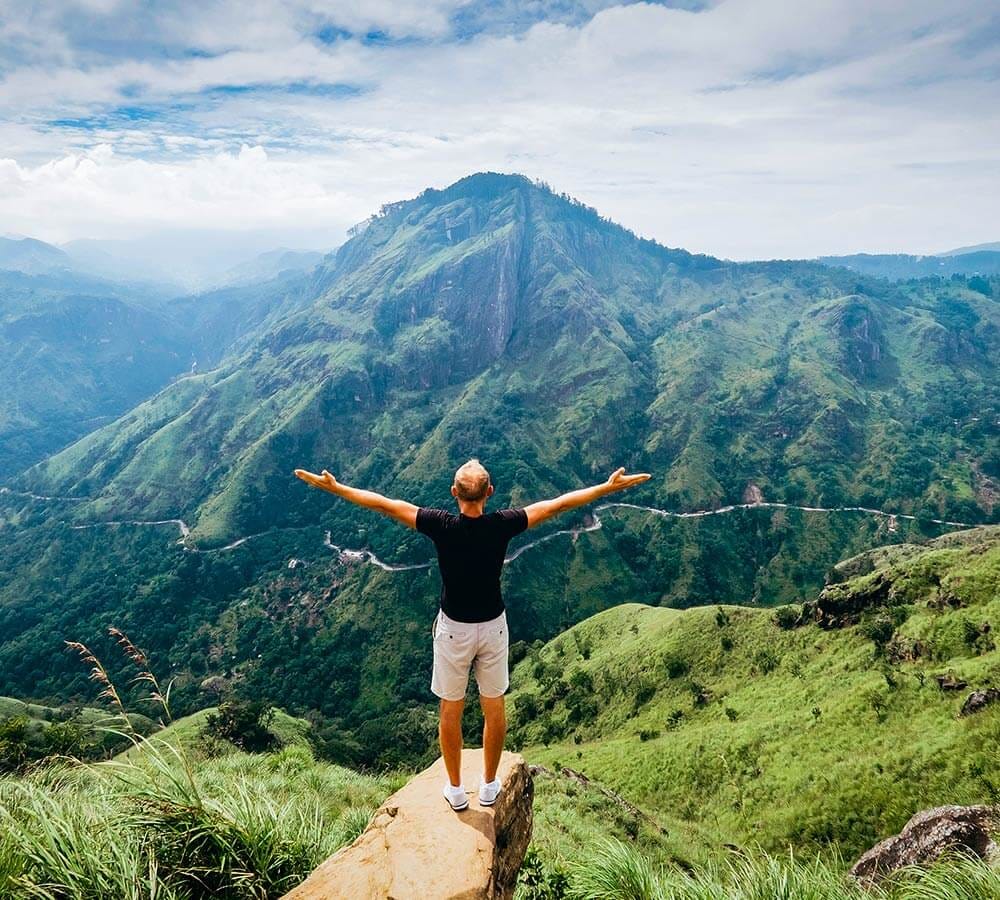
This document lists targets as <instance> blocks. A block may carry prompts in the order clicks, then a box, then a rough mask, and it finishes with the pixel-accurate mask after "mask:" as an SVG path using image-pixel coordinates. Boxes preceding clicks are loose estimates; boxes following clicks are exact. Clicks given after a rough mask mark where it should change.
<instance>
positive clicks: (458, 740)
mask: <svg viewBox="0 0 1000 900" xmlns="http://www.w3.org/2000/svg"><path fill="white" fill-rule="evenodd" d="M500 699H501V700H502V699H503V698H502V697H501V698H500ZM464 707H465V700H464V699H462V700H442V701H441V721H440V722H439V723H438V739H439V740H440V742H441V756H442V757H444V767H445V769H446V770H447V772H448V780H449V781H450V782H451V783H452V785H454V786H455V787H458V786H459V785H460V784H461V783H462V709H463V708H464ZM498 759H499V757H498Z"/></svg>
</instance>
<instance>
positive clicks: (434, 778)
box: [283, 750, 534, 900]
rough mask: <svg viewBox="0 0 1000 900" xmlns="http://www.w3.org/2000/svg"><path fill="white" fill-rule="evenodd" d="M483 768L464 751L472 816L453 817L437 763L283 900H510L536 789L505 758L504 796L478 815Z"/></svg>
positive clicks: (522, 768)
mask: <svg viewBox="0 0 1000 900" xmlns="http://www.w3.org/2000/svg"><path fill="white" fill-rule="evenodd" d="M482 766H483V757H482V751H480V750H465V751H463V754H462V780H463V783H464V784H465V786H466V788H467V789H468V791H469V794H470V796H469V808H468V809H466V810H463V811H462V812H460V813H455V812H452V811H451V809H450V808H449V807H448V804H447V801H446V800H445V799H444V797H443V796H442V795H441V788H442V786H443V785H444V781H445V774H444V764H443V763H442V761H441V760H440V759H439V760H438V761H437V762H436V763H434V765H432V766H431V767H430V768H428V769H425V770H424V771H423V772H421V773H420V774H419V775H417V776H416V777H415V778H414V779H413V780H412V781H410V782H409V783H408V784H407V785H406V786H405V787H404V788H402V789H401V790H399V791H397V792H396V793H395V794H393V795H392V796H391V797H390V798H389V799H388V800H386V801H385V803H383V804H382V806H381V807H379V809H378V811H377V812H376V813H375V815H374V817H373V818H372V821H371V823H370V824H369V825H368V827H367V828H366V829H365V831H364V832H363V833H362V834H361V836H360V837H358V839H357V840H356V841H355V842H354V843H353V844H351V845H350V846H349V847H344V848H343V849H342V850H340V851H338V852H337V853H335V854H334V855H333V856H331V857H330V858H329V859H328V860H327V861H326V862H324V863H323V864H322V865H321V866H320V867H319V868H318V869H316V871H314V872H313V873H312V875H310V876H309V877H308V878H307V879H306V880H305V881H304V882H303V883H302V884H301V885H299V886H298V887H297V888H295V890H293V891H291V892H290V893H288V894H286V895H285V897H284V898H283V900H340V898H343V900H367V898H396V900H408V898H417V897H434V898H441V900H445V898H453V900H493V898H505V900H506V898H510V897H511V896H512V895H513V893H514V885H515V883H516V881H517V873H518V871H519V870H520V868H521V863H522V861H523V860H524V853H525V851H526V850H527V849H528V842H529V841H530V840H531V823H532V800H533V797H534V784H533V783H532V780H531V774H530V773H529V771H528V767H527V766H526V765H525V763H524V760H523V759H522V758H521V757H520V756H519V755H518V754H516V753H504V755H503V757H502V759H501V760H500V769H499V771H498V772H497V776H498V777H499V778H500V781H501V783H502V785H503V789H502V790H501V792H500V796H499V797H498V798H497V802H496V804H495V805H494V806H492V807H481V806H480V805H479V801H478V788H479V779H480V775H481V773H482V771H483V768H482Z"/></svg>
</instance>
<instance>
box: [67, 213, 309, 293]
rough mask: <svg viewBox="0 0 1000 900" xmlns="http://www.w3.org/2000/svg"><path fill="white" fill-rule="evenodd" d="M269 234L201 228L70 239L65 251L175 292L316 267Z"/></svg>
mask: <svg viewBox="0 0 1000 900" xmlns="http://www.w3.org/2000/svg"><path fill="white" fill-rule="evenodd" d="M272 241H273V238H272V236H271V235H269V234H267V233H256V232H250V233H239V232H237V233H219V232H214V231H202V230H200V229H198V228H190V229H185V230H172V231H162V232H156V233H154V234H149V235H144V236H140V237H135V238H131V239H127V240H125V239H118V240H109V239H83V240H75V241H70V242H69V243H66V244H64V245H63V250H64V251H65V252H66V253H67V254H68V255H69V257H70V258H71V259H72V260H73V263H74V265H75V266H76V267H77V268H79V269H81V270H84V271H87V272H91V273H93V274H97V275H101V276H102V277H105V278H110V279H112V280H115V281H129V282H134V281H150V282H155V283H161V284H169V285H172V287H173V291H174V293H191V292H196V291H205V290H209V289H212V288H215V287H220V286H223V285H229V284H243V283H247V282H250V281H257V280H263V279H269V278H272V277H275V276H277V275H278V274H280V273H281V272H282V271H283V270H288V269H294V270H298V271H301V270H304V269H307V268H311V267H312V265H314V264H315V263H316V262H318V261H319V259H320V258H322V254H320V253H314V252H312V251H297V250H287V249H284V248H280V249H277V250H275V249H274V244H273V242H272Z"/></svg>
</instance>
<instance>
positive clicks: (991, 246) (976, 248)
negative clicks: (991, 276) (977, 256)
mask: <svg viewBox="0 0 1000 900" xmlns="http://www.w3.org/2000/svg"><path fill="white" fill-rule="evenodd" d="M987 252H1000V241H992V242H990V243H988V244H973V245H972V246H970V247H956V248H955V249H954V250H947V251H945V252H944V253H938V254H937V255H938V256H962V255H964V254H966V253H987Z"/></svg>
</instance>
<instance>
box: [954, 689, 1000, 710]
mask: <svg viewBox="0 0 1000 900" xmlns="http://www.w3.org/2000/svg"><path fill="white" fill-rule="evenodd" d="M998 700H1000V690H998V689H997V688H986V690H983V691H973V692H972V693H971V694H969V696H968V697H966V698H965V703H963V704H962V710H961V712H959V715H960V716H971V715H972V714H973V713H977V712H979V711H980V710H982V709H986V707H987V706H989V705H990V704H992V703H996V702H997V701H998Z"/></svg>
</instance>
